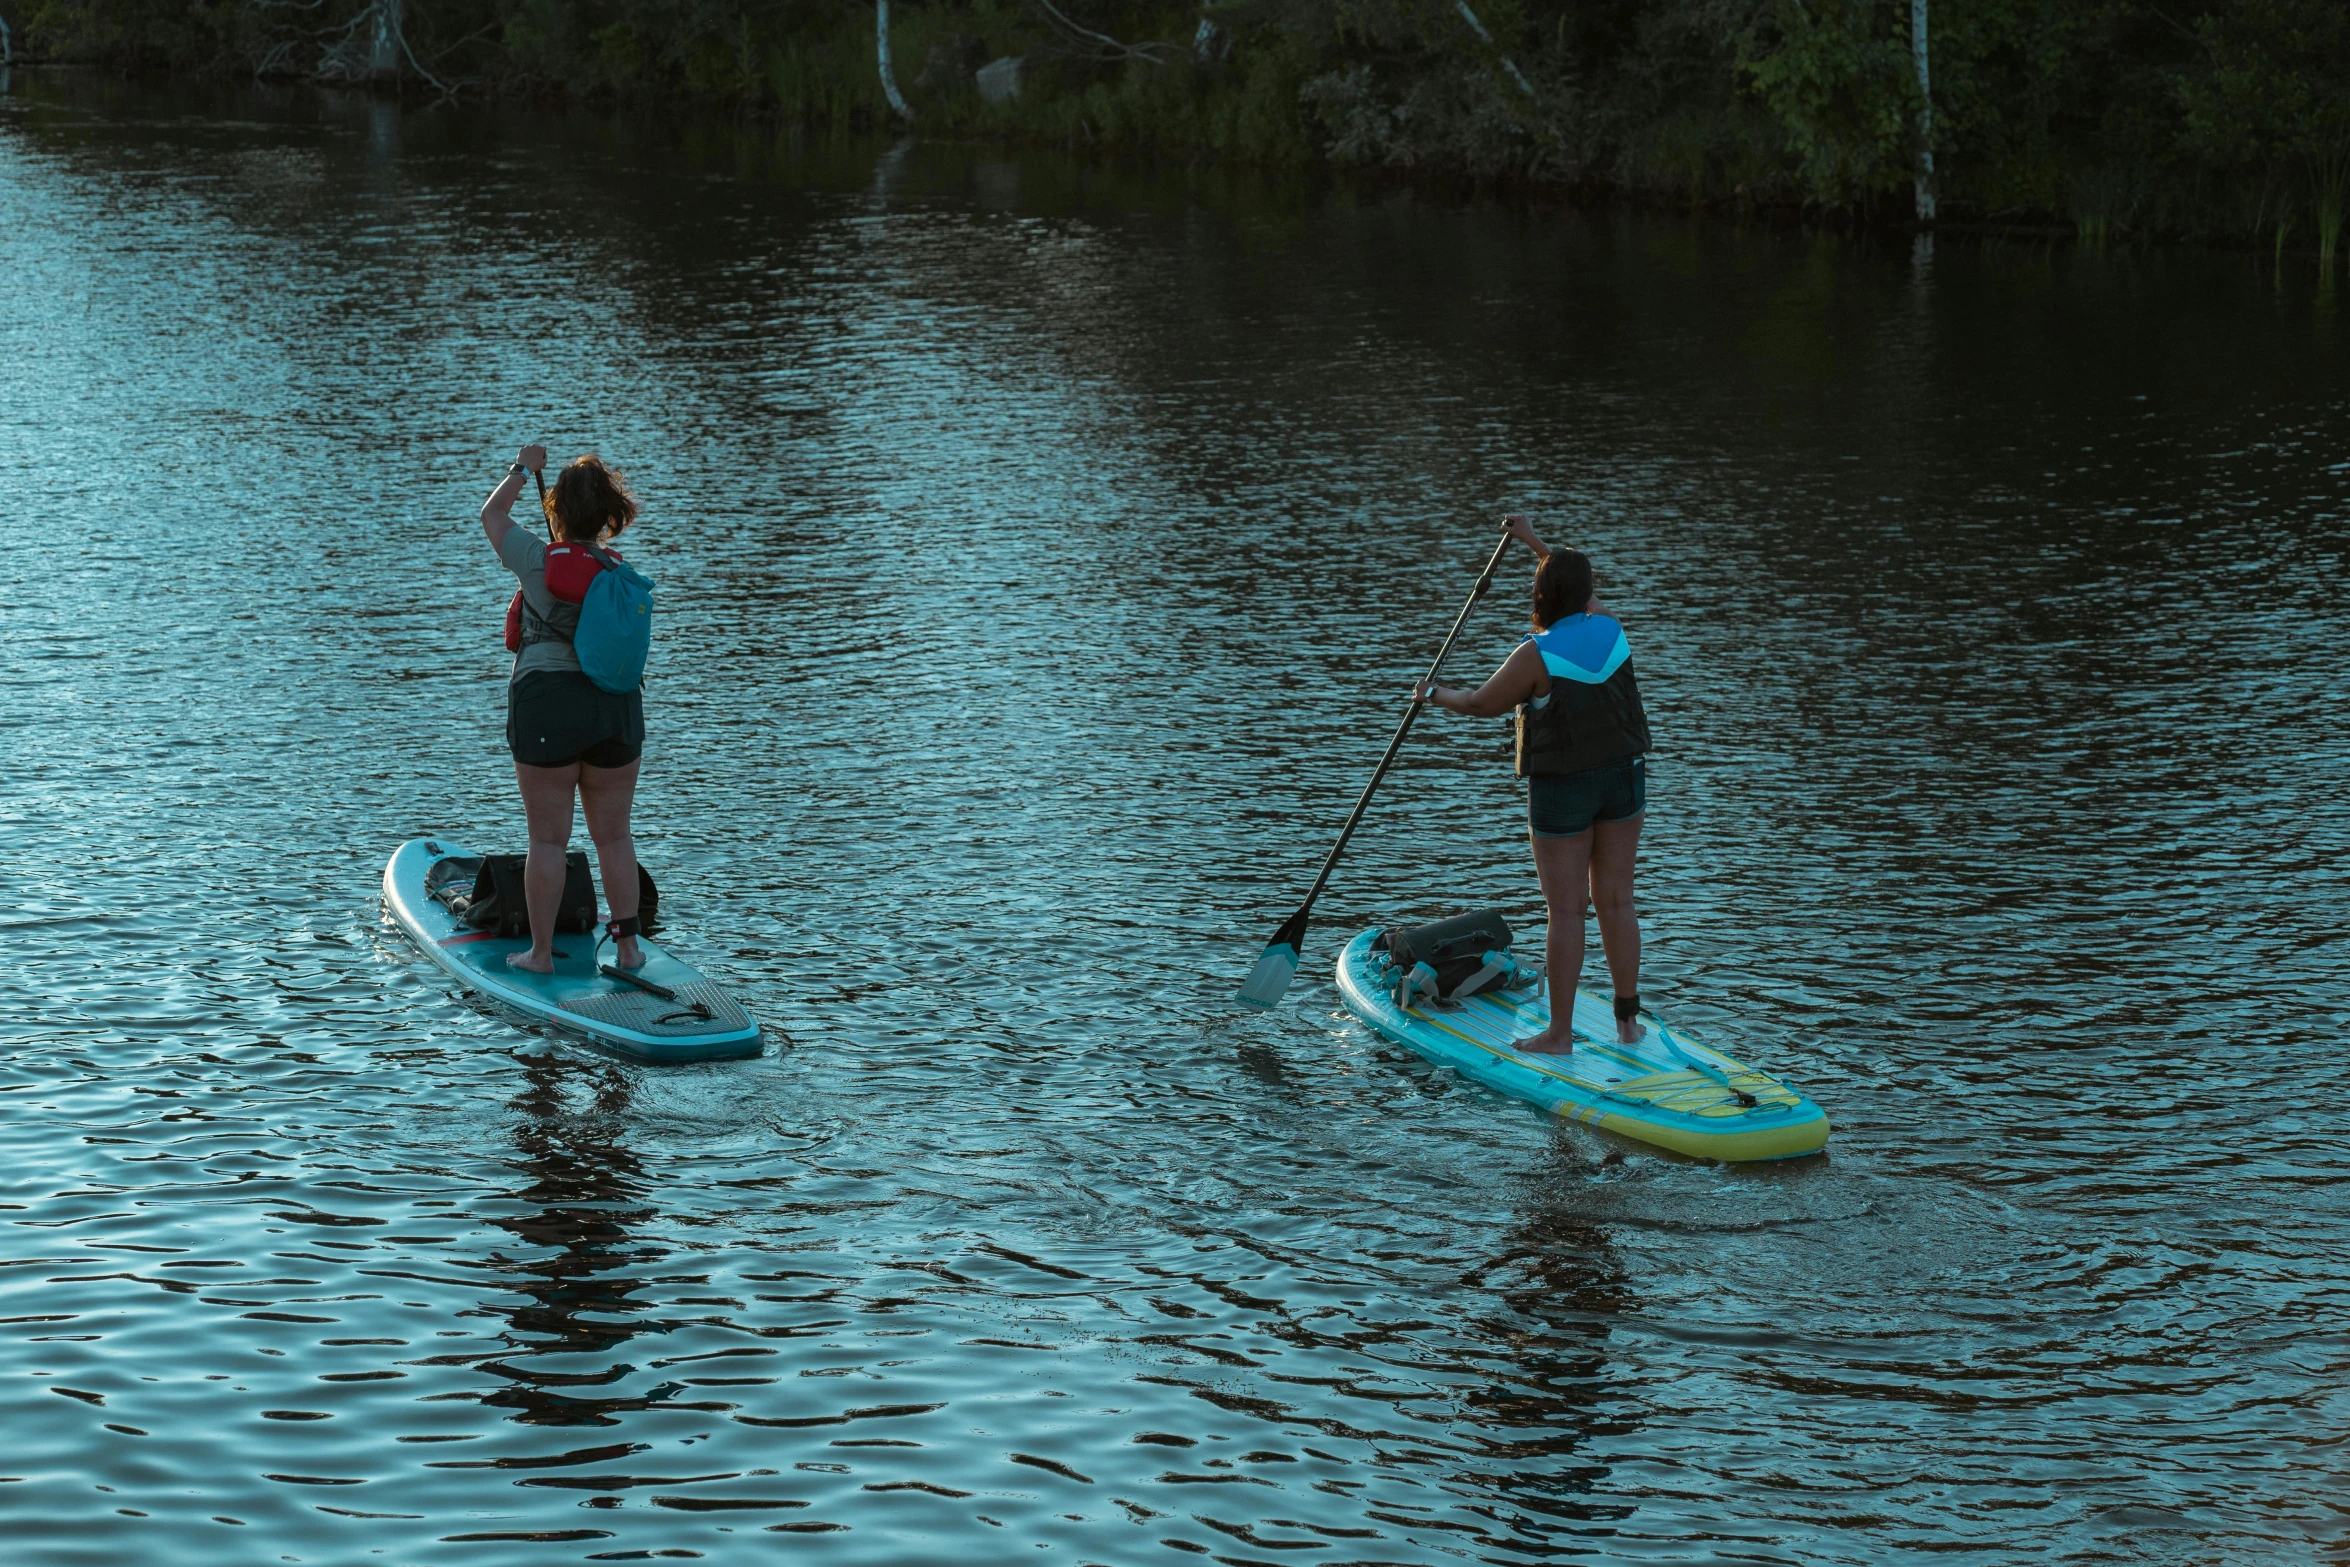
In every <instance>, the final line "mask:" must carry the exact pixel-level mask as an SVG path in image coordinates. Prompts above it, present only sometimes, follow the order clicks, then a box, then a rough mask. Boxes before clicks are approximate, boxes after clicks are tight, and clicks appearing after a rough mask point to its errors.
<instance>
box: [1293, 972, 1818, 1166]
mask: <svg viewBox="0 0 2350 1567" xmlns="http://www.w3.org/2000/svg"><path fill="white" fill-rule="evenodd" d="M1378 934H1379V933H1378V932H1377V931H1376V930H1366V931H1364V932H1363V933H1362V934H1361V935H1359V936H1357V937H1356V938H1355V939H1354V940H1353V941H1350V942H1348V943H1347V946H1346V950H1345V951H1344V952H1341V953H1340V954H1339V955H1338V993H1339V994H1340V995H1341V996H1343V997H1344V998H1345V1000H1346V1006H1347V1010H1348V1011H1350V1012H1352V1013H1353V1014H1354V1015H1355V1016H1356V1017H1359V1018H1361V1019H1362V1020H1363V1021H1364V1022H1365V1023H1368V1024H1369V1025H1370V1026H1371V1027H1372V1028H1373V1029H1375V1030H1377V1031H1378V1032H1379V1033H1380V1034H1382V1035H1384V1036H1385V1037H1387V1038H1389V1039H1392V1040H1394V1041H1395V1042H1396V1043H1397V1044H1399V1045H1402V1046H1404V1047H1405V1048H1407V1049H1409V1050H1412V1051H1415V1052H1417V1053H1418V1054H1420V1055H1422V1056H1425V1057H1427V1058H1428V1059H1429V1060H1430V1061H1433V1062H1435V1063H1437V1064H1438V1065H1439V1066H1448V1067H1451V1068H1452V1069H1453V1070H1454V1071H1456V1072H1458V1073H1460V1075H1461V1076H1463V1077H1465V1078H1467V1079H1469V1080H1470V1081H1471V1082H1473V1083H1478V1084H1481V1085H1483V1086H1484V1087H1487V1088H1490V1089H1493V1090H1494V1091H1495V1092H1497V1093H1504V1094H1508V1095H1510V1096H1511V1097H1512V1098H1516V1099H1524V1100H1527V1101H1528V1102H1530V1103H1533V1104H1536V1105H1539V1106H1541V1107H1542V1108H1543V1109H1545V1110H1548V1111H1550V1112H1552V1113H1553V1114H1555V1115H1560V1116H1563V1117H1565V1118H1566V1119H1567V1120H1570V1121H1576V1122H1580V1123H1581V1124H1583V1125H1585V1126H1596V1127H1599V1128H1601V1129H1602V1130H1605V1131H1610V1132H1615V1133H1618V1134H1620V1135H1622V1136H1625V1137H1632V1138H1637V1139H1639V1140H1640V1141H1641V1142H1644V1143H1653V1144H1655V1145H1656V1146H1657V1147H1660V1148H1669V1149H1671V1150H1673V1151H1674V1152H1675V1153H1683V1154H1691V1155H1695V1156H1698V1157H1702V1158H1708V1159H1726V1160H1750V1159H1793V1158H1798V1157H1800V1156H1802V1155H1804V1154H1810V1153H1817V1152H1819V1151H1820V1149H1822V1148H1824V1147H1826V1146H1827V1142H1828V1117H1827V1115H1826V1114H1825V1113H1824V1112H1823V1111H1822V1110H1821V1109H1820V1107H1819V1106H1818V1105H1816V1104H1813V1103H1812V1102H1811V1101H1810V1100H1809V1099H1807V1098H1805V1097H1804V1096H1803V1095H1802V1094H1801V1093H1799V1092H1798V1091H1797V1090H1795V1089H1793V1088H1790V1087H1788V1086H1787V1085H1786V1084H1785V1083H1782V1082H1780V1081H1779V1080H1778V1079H1777V1078H1775V1077H1772V1076H1771V1075H1769V1074H1768V1073H1766V1072H1761V1071H1758V1070H1756V1069H1755V1068H1753V1067H1751V1066H1748V1065H1746V1064H1745V1063H1744V1062H1742V1061H1735V1060H1732V1059H1731V1058H1730V1057H1728V1056H1726V1055H1723V1054H1722V1053H1721V1052H1720V1051H1718V1050H1710V1049H1708V1048H1706V1047H1705V1046H1703V1045H1701V1044H1698V1043H1697V1042H1696V1041H1695V1040H1692V1039H1690V1038H1688V1037H1687V1036H1685V1035H1683V1034H1681V1033H1679V1032H1678V1031H1676V1030H1674V1029H1672V1028H1670V1027H1668V1026H1667V1025H1665V1024H1663V1023H1660V1022H1658V1021H1657V1020H1656V1019H1655V1018H1653V1017H1650V1016H1648V1015H1646V1014H1645V1013H1644V1014H1642V1016H1641V1019H1640V1021H1641V1022H1642V1023H1643V1024H1644V1025H1645V1026H1646V1027H1647V1029H1648V1037H1647V1039H1645V1040H1644V1041H1642V1042H1641V1043H1640V1044H1637V1045H1625V1044H1619V1043H1617V1041H1616V1019H1615V1009H1614V1008H1613V1007H1612V1006H1611V1005H1610V1004H1609V1002H1608V1001H1607V1000H1606V999H1605V998H1602V997H1599V996H1594V995H1592V994H1590V993H1589V992H1588V991H1578V992H1577V993H1576V996H1575V1022H1574V1028H1575V1048H1574V1050H1573V1051H1572V1052H1570V1053H1569V1054H1566V1055H1550V1054H1532V1053H1521V1052H1519V1051H1516V1050H1513V1049H1511V1048H1510V1041H1511V1040H1513V1039H1525V1038H1529V1037H1531V1036H1533V1035H1535V1034H1539V1033H1541V1032H1542V1031H1543V1030H1544V1029H1546V1028H1548V1027H1549V1026H1550V1000H1549V996H1548V990H1549V986H1548V985H1547V984H1540V985H1536V986H1534V987H1532V988H1531V989H1529V990H1526V991H1524V992H1507V991H1505V992H1500V993H1494V992H1487V993H1484V994H1481V995H1476V996H1471V997H1470V998H1469V999H1468V1000H1466V1001H1463V1002H1460V1003H1458V1004H1457V1005H1453V1006H1437V1005H1434V1004H1431V1003H1427V1002H1420V1003H1418V1004H1415V1005H1414V1006H1411V1007H1409V1008H1404V1007H1398V1006H1397V1005H1396V1002H1395V992H1396V979H1397V976H1396V973H1395V970H1394V966H1393V965H1392V964H1391V963H1390V962H1389V961H1388V958H1387V954H1386V953H1384V952H1374V951H1372V950H1371V942H1372V940H1373V938H1375V937H1376V936H1377V935H1378Z"/></svg>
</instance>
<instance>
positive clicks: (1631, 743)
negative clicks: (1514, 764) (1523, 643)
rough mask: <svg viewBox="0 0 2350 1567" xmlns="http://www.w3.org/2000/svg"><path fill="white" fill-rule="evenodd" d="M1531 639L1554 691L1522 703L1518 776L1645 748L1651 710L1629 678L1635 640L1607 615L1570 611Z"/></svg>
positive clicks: (1555, 772) (1550, 773) (1620, 757)
mask: <svg viewBox="0 0 2350 1567" xmlns="http://www.w3.org/2000/svg"><path fill="white" fill-rule="evenodd" d="M1526 640H1527V641H1529V642H1531V643H1533V644H1534V650H1535V651H1536V652H1537V653H1540V654H1541V655H1542V667H1543V668H1544V669H1545V670H1546V671H1548V672H1549V675H1550V695H1549V696H1547V697H1537V698H1535V699H1534V700H1533V701H1531V702H1526V703H1522V704H1521V705H1520V706H1519V708H1518V776H1519V777H1521V778H1552V777H1557V776H1559V775H1560V774H1563V773H1579V772H1582V771H1584V770H1585V769H1587V768H1592V767H1604V766H1606V765H1607V764H1608V763H1610V762H1621V761H1625V760H1627V759H1628V758H1631V757H1635V756H1641V755H1645V754H1646V753H1647V751H1648V747H1649V739H1648V710H1647V709H1646V708H1644V707H1642V706H1641V705H1640V683H1639V682H1638V681H1637V680H1635V679H1633V678H1632V644H1631V643H1630V642H1629V641H1627V640H1625V637H1624V628H1623V627H1622V626H1620V625H1618V624H1617V623H1616V622H1615V621H1614V620H1613V619H1611V618H1610V617H1608V616H1606V615H1565V616H1562V617H1560V618H1559V619H1557V620H1555V621H1552V622H1551V623H1550V624H1549V625H1547V626H1545V627H1543V628H1542V629H1541V630H1540V631H1537V632H1536V633H1534V635H1532V636H1530V637H1528V638H1527V639H1526Z"/></svg>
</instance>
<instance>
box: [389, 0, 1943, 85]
mask: <svg viewBox="0 0 2350 1567" xmlns="http://www.w3.org/2000/svg"><path fill="white" fill-rule="evenodd" d="M1921 3H1922V0H1921ZM406 47H407V44H406V40H405V39H403V38H402V37H401V34H400V0H375V42H374V47H372V48H370V49H369V50H368V51H367V74H368V75H369V76H371V77H373V78H374V79H375V80H377V81H379V82H388V81H390V80H392V79H393V78H394V77H396V76H398V75H399V74H400V56H401V54H402V53H403V52H404V51H405V49H406Z"/></svg>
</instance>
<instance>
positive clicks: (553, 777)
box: [506, 762, 579, 974]
mask: <svg viewBox="0 0 2350 1567" xmlns="http://www.w3.org/2000/svg"><path fill="white" fill-rule="evenodd" d="M514 781H515V782H516V783H518V784H520V785H521V786H522V814H523V816H524V818H525V819H526V820H528V821H529V823H530V852H529V853H528V854H525V855H524V856H523V857H522V897H523V901H524V903H526V904H527V905H528V906H529V909H530V951H529V952H527V953H523V952H510V953H508V954H507V955H506V961H507V963H508V964H510V965H512V966H513V967H515V968H519V969H528V970H530V972H532V973H533V974H552V973H554V972H555V913H556V911H557V910H558V909H560V908H561V907H562V906H563V855H564V851H566V850H568V849H569V848H570V847H571V791H572V790H573V788H574V787H576V786H577V784H578V783H579V766H578V764H577V763H573V764H572V765H571V766H568V767H531V766H527V765H525V764H524V763H521V762H516V763H515V764H514Z"/></svg>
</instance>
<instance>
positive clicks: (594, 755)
mask: <svg viewBox="0 0 2350 1567" xmlns="http://www.w3.org/2000/svg"><path fill="white" fill-rule="evenodd" d="M506 749H507V750H509V751H512V752H513V753H514V760H516V761H517V762H521V763H523V764H524V765H526V766H529V767H569V766H570V765H571V764H572V763H573V762H584V763H586V764H587V765H588V766H590V767H626V766H627V765H628V764H629V763H631V762H633V761H635V760H636V759H637V758H638V757H640V756H642V755H643V754H644V750H645V694H644V693H643V692H642V691H631V692H629V693H628V695H626V696H614V695H613V694H612V693H611V692H609V691H606V690H604V689H603V688H602V687H600V686H598V685H597V684H596V683H595V682H594V681H593V680H590V679H589V678H588V677H587V676H585V675H583V674H581V673H580V672H579V671H578V670H576V669H534V670H532V671H531V672H530V673H529V674H527V675H524V676H523V677H522V678H521V679H520V680H517V681H515V682H514V683H513V684H512V685H511V686H509V687H507V688H506Z"/></svg>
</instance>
